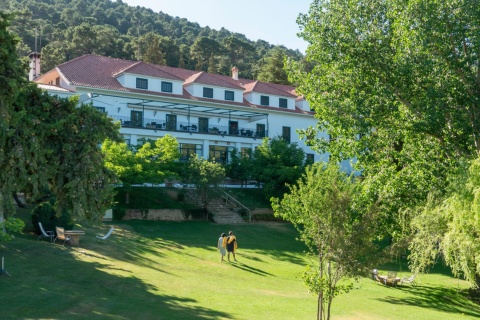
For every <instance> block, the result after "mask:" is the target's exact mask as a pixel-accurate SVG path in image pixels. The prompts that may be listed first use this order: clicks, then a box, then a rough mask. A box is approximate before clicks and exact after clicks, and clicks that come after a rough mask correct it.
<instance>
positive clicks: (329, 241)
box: [272, 163, 378, 320]
mask: <svg viewBox="0 0 480 320" xmlns="http://www.w3.org/2000/svg"><path fill="white" fill-rule="evenodd" d="M358 187H359V185H358V184H356V183H355V181H354V180H353V179H352V178H351V177H348V176H347V175H346V174H345V173H343V172H341V171H340V168H339V167H338V166H337V165H335V164H332V163H330V164H329V165H328V166H325V165H324V164H323V163H317V164H315V165H313V166H311V167H307V169H306V172H305V174H304V175H303V176H302V178H301V179H299V180H298V182H297V184H296V185H290V186H289V189H290V191H289V193H288V194H285V196H284V198H283V199H282V200H279V199H272V208H273V210H274V212H275V215H276V216H280V217H282V218H283V219H285V220H288V221H290V222H292V223H293V224H294V226H295V227H296V229H297V230H298V231H299V232H300V239H301V240H302V241H303V242H305V244H306V245H307V246H308V248H309V249H310V253H312V254H313V255H314V256H315V257H316V263H313V264H312V266H309V267H308V268H307V270H306V272H305V273H304V276H303V278H304V281H305V283H306V284H307V285H308V286H309V288H310V290H311V291H312V292H313V293H315V294H318V312H317V319H319V320H320V319H330V310H331V304H332V301H333V298H334V297H335V296H336V295H338V294H340V293H342V292H348V291H349V290H350V289H351V288H352V284H351V283H348V282H346V281H345V282H339V281H341V280H342V279H344V278H349V277H350V278H352V277H356V276H359V275H365V274H366V273H368V272H369V271H370V270H371V263H372V261H373V260H374V259H375V257H376V256H377V257H378V255H375V251H376V250H375V246H374V245H373V240H374V237H375V225H376V224H375V221H376V219H375V212H376V211H375V210H369V209H367V207H365V206H362V205H358V204H359V203H358V201H355V195H356V194H358V190H357V189H358Z"/></svg>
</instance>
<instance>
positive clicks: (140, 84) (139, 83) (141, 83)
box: [137, 78, 148, 90]
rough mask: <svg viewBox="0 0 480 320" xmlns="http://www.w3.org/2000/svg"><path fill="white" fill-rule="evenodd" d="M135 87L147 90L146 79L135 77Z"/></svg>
mask: <svg viewBox="0 0 480 320" xmlns="http://www.w3.org/2000/svg"><path fill="white" fill-rule="evenodd" d="M137 89H144V90H148V79H143V78H137Z"/></svg>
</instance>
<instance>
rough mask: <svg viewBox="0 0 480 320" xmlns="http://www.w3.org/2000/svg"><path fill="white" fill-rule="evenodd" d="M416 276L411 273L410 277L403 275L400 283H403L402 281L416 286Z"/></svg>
mask: <svg viewBox="0 0 480 320" xmlns="http://www.w3.org/2000/svg"><path fill="white" fill-rule="evenodd" d="M416 276H417V274H416V273H415V274H413V275H411V276H410V277H404V278H402V280H400V284H404V283H409V284H411V285H412V286H414V287H415V286H416V285H417V282H416V281H415V277H416Z"/></svg>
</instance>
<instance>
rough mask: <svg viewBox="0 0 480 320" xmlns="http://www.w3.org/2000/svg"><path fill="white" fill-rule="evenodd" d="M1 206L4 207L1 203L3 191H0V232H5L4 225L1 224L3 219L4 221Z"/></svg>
mask: <svg viewBox="0 0 480 320" xmlns="http://www.w3.org/2000/svg"><path fill="white" fill-rule="evenodd" d="M3 207H4V203H3V193H2V192H0V225H1V226H2V229H1V230H0V232H2V233H6V232H7V230H6V229H5V225H4V224H3V221H5V219H4V217H3V214H4V213H3Z"/></svg>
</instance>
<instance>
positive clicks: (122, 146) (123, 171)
mask: <svg viewBox="0 0 480 320" xmlns="http://www.w3.org/2000/svg"><path fill="white" fill-rule="evenodd" d="M102 152H103V154H104V156H105V167H106V168H108V169H109V170H111V171H112V172H114V173H115V175H116V177H117V179H118V180H119V182H121V183H122V187H123V188H124V189H125V203H126V204H128V203H130V190H131V188H132V185H133V184H137V183H138V184H139V183H144V182H145V181H146V179H145V176H144V173H145V172H144V171H143V166H142V163H140V162H139V161H138V160H139V159H138V158H136V157H135V155H134V153H133V151H132V150H131V149H130V148H129V147H128V145H127V144H126V143H125V142H120V143H116V142H114V141H110V140H105V142H104V143H103V144H102Z"/></svg>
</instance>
